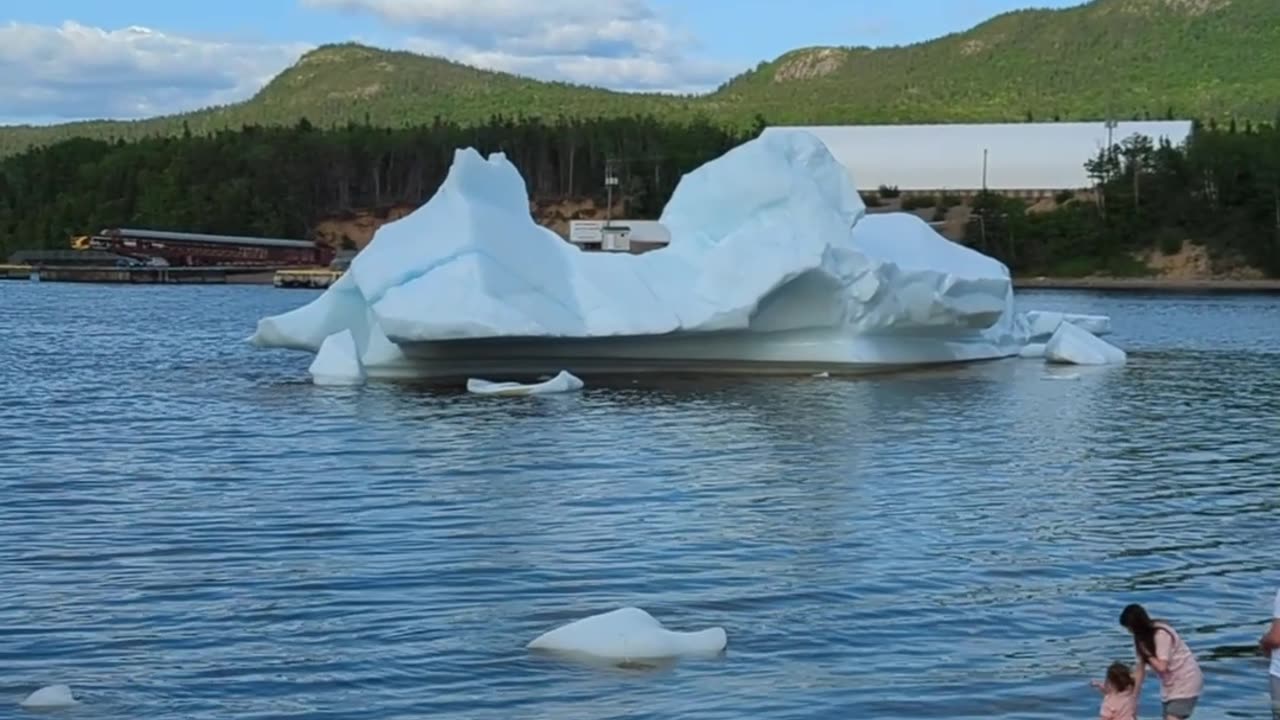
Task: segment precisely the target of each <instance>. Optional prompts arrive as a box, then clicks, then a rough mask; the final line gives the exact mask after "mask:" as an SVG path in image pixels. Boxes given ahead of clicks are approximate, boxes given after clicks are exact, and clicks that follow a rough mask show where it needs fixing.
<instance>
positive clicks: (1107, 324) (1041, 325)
mask: <svg viewBox="0 0 1280 720" xmlns="http://www.w3.org/2000/svg"><path fill="white" fill-rule="evenodd" d="M1026 319H1027V331H1028V336H1029V337H1030V339H1031V340H1032V341H1033V342H1034V341H1037V340H1039V341H1042V342H1043V341H1045V340H1047V339H1048V338H1049V337H1050V336H1052V335H1053V333H1054V332H1055V331H1057V329H1058V326H1059V325H1061V324H1062V323H1064V322H1068V323H1071V324H1072V325H1075V326H1076V327H1079V328H1081V329H1082V330H1087V331H1088V332H1090V333H1092V334H1094V335H1097V336H1099V337H1101V336H1102V335H1107V334H1109V333H1110V332H1111V318H1109V317H1107V316H1106V315H1080V314H1076V313H1062V312H1051V311H1048V310H1029V311H1027V313H1026Z"/></svg>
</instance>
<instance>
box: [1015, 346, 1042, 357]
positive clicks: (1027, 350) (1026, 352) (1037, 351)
mask: <svg viewBox="0 0 1280 720" xmlns="http://www.w3.org/2000/svg"><path fill="white" fill-rule="evenodd" d="M1018 357H1024V358H1035V359H1039V358H1042V357H1044V343H1028V344H1027V345H1026V346H1024V347H1023V348H1022V350H1020V351H1019V352H1018Z"/></svg>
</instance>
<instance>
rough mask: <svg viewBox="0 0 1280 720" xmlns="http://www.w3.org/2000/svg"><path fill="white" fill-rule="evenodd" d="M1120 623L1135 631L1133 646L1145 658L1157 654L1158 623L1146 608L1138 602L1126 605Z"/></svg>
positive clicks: (1132, 631)
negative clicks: (1153, 620) (1152, 618)
mask: <svg viewBox="0 0 1280 720" xmlns="http://www.w3.org/2000/svg"><path fill="white" fill-rule="evenodd" d="M1120 624H1121V625H1123V626H1124V627H1125V628H1127V629H1128V630H1129V632H1131V633H1133V646H1134V648H1136V649H1137V651H1138V656H1139V657H1141V658H1143V659H1144V660H1145V659H1147V658H1151V657H1155V654H1156V624H1155V623H1154V622H1152V620H1151V616H1150V615H1148V614H1147V611H1146V609H1145V608H1143V607H1142V606H1141V605H1139V604H1137V603H1133V604H1131V605H1126V606H1125V608H1124V610H1123V611H1121V613H1120Z"/></svg>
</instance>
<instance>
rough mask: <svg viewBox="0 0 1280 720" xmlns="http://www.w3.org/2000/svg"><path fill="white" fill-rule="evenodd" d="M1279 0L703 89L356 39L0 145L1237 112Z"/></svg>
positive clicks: (1010, 31) (1124, 15)
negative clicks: (584, 124)
mask: <svg viewBox="0 0 1280 720" xmlns="http://www.w3.org/2000/svg"><path fill="white" fill-rule="evenodd" d="M1277 67H1280V1H1277V0H1095V1H1094V2H1091V3H1088V4H1086V5H1082V6H1078V7H1074V8H1070V9H1065V10H1025V11H1018V12H1012V13H1007V14H1004V15H1000V16H997V17H995V18H993V19H991V20H988V21H987V22H985V23H982V24H981V25H978V26H977V27H975V28H973V29H971V30H968V31H966V32H963V33H956V34H953V35H948V36H945V37H941V38H938V39H935V40H931V41H928V42H923V43H918V44H915V45H910V46H904V47H892V48H876V49H872V48H807V49H802V50H796V51H793V52H790V53H787V54H785V55H783V56H782V57H780V58H778V59H776V60H774V61H772V62H767V63H761V64H760V65H759V66H758V67H756V68H755V69H754V70H751V71H749V72H746V73H744V74H742V75H740V76H738V77H736V78H733V79H732V80H730V81H729V82H727V83H725V85H723V86H722V87H721V88H719V89H718V90H716V91H715V92H712V93H709V94H707V95H702V96H688V97H679V96H671V95H659V94H631V93H620V92H612V91H608V90H602V89H598V88H588V87H583V86H576V85H569V84H565V83H549V82H541V81H537V80H532V79H528V78H523V77H517V76H515V75H510V74H506V73H498V72H490V71H486V70H479V69H476V68H472V67H468V66H465V65H461V64H458V63H454V62H450V61H447V60H442V59H439V58H432V57H425V56H421V55H415V54H412V53H407V52H390V51H384V50H378V49H374V48H369V47H364V46H360V45H354V44H345V45H330V46H325V47H322V48H319V49H317V50H314V51H312V52H310V53H307V54H306V55H304V56H303V57H302V58H301V59H300V60H299V61H298V63H297V64H295V65H294V66H293V67H291V68H289V69H288V70H286V71H284V72H283V73H281V74H280V75H279V76H278V77H276V78H275V79H274V80H272V82H270V83H269V84H268V85H267V86H266V87H264V88H263V89H262V90H261V91H259V92H258V93H257V94H256V95H255V96H254V97H252V98H251V99H249V100H246V101H245V102H242V103H237V104H233V105H227V106H223V107H216V108H210V109H206V110H200V111H196V112H191V113H185V114H182V115H174V116H168V117H162V118H153V119H148V120H140V121H131V122H108V121H103V122H82V123H70V124H64V125H56V126H47V127H30V126H23V127H8V128H0V154H11V153H13V152H15V151H17V150H20V149H22V148H25V147H28V146H30V145H32V144H46V143H49V142H53V141H57V140H61V139H64V138H67V137H71V136H83V137H96V138H124V139H136V138H139V137H143V136H147V135H153V134H173V135H176V134H179V133H182V132H183V131H184V127H185V128H188V129H189V130H190V131H191V132H193V133H204V132H208V131H211V130H217V129H222V128H229V127H230V128H235V127H239V126H241V125H244V124H272V125H281V124H284V125H290V124H294V123H296V122H297V121H298V120H299V119H300V118H302V117H306V118H307V119H309V120H310V121H311V122H312V123H314V124H317V125H321V126H327V125H334V124H346V123H349V122H357V123H363V122H365V121H368V122H369V123H371V124H373V125H376V126H385V127H400V126H406V125H418V124H429V123H431V122H432V120H433V118H435V117H441V118H443V119H447V120H451V121H455V122H459V123H463V124H471V123H478V122H481V121H484V120H486V119H488V118H489V117H490V116H492V115H496V114H502V115H508V116H512V115H526V116H543V117H554V116H559V115H564V116H570V117H588V116H622V115H635V114H652V115H655V116H657V117H660V118H666V119H687V118H692V117H694V116H696V115H700V114H703V115H706V116H707V117H709V118H711V119H714V120H715V121H717V122H720V123H723V124H725V125H731V126H737V127H746V126H749V125H750V124H751V123H752V122H754V119H755V118H756V116H757V115H762V116H764V117H765V118H766V119H767V120H768V121H769V122H771V123H862V122H886V123H898V122H902V123H906V122H966V121H1010V120H1023V119H1026V118H1027V117H1028V116H1030V117H1032V118H1034V119H1037V120H1047V119H1052V118H1055V117H1057V118H1060V119H1063V120H1067V119H1100V118H1102V117H1105V116H1106V115H1108V114H1111V115H1114V116H1117V117H1121V118H1129V117H1135V116H1143V115H1150V116H1152V117H1160V116H1165V115H1168V114H1173V115H1175V116H1178V117H1199V118H1208V117H1218V118H1227V117H1232V116H1234V117H1238V118H1242V119H1251V120H1268V121H1269V120H1272V119H1274V118H1275V117H1277V114H1278V113H1280V74H1278V73H1276V72H1275V68H1277Z"/></svg>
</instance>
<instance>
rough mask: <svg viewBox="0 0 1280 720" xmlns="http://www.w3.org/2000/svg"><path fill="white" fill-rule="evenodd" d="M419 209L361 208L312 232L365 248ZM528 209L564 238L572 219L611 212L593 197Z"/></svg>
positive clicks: (621, 212)
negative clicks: (387, 226) (388, 226)
mask: <svg viewBox="0 0 1280 720" xmlns="http://www.w3.org/2000/svg"><path fill="white" fill-rule="evenodd" d="M416 209H417V208H415V207H413V206H412V205H396V206H393V207H388V208H382V209H379V210H361V211H355V212H349V213H344V214H342V215H339V216H335V217H331V218H327V219H325V220H322V221H320V222H319V223H318V224H317V225H316V227H315V230H314V231H313V234H314V237H315V239H316V240H318V241H320V242H323V243H326V244H328V245H330V246H332V247H335V248H355V249H357V250H358V249H362V248H363V247H364V246H365V245H368V244H369V241H370V240H372V239H373V234H374V233H375V232H377V230H378V228H380V227H382V226H383V225H385V224H387V223H389V222H394V221H396V220H399V219H400V218H402V217H404V216H405V215H408V214H409V213H411V212H413V211H414V210H416ZM529 212H530V213H532V214H533V217H534V219H535V220H536V221H537V222H538V224H540V225H542V226H544V227H547V228H550V229H551V230H553V231H555V232H556V233H559V234H560V235H561V236H562V237H568V236H569V221H570V220H603V219H605V217H606V216H607V215H608V213H607V212H606V207H605V203H603V202H600V203H597V201H596V200H594V199H592V198H563V199H556V200H547V199H542V200H534V201H532V202H530V203H529ZM625 213H626V206H625V204H624V203H623V202H621V201H618V202H615V203H614V207H613V217H615V218H620V217H625Z"/></svg>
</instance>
